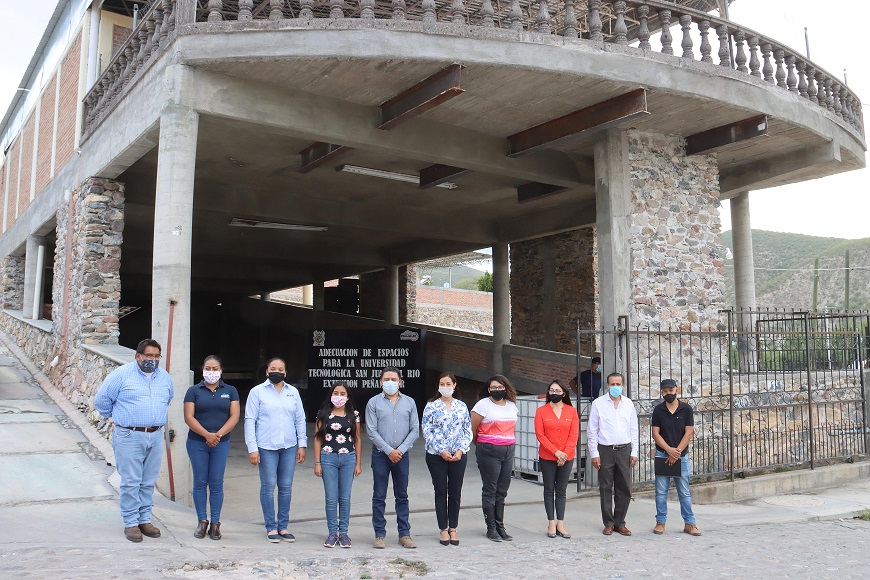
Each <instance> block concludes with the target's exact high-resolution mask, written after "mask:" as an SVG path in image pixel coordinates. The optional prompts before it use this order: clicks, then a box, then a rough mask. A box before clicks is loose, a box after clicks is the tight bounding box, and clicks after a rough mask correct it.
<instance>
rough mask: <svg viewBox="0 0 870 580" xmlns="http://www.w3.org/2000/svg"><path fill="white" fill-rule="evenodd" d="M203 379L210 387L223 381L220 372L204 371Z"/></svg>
mask: <svg viewBox="0 0 870 580" xmlns="http://www.w3.org/2000/svg"><path fill="white" fill-rule="evenodd" d="M202 378H203V379H205V382H206V383H207V384H209V385H214V384H217V383H218V382H219V381H220V380H221V372H220V371H202Z"/></svg>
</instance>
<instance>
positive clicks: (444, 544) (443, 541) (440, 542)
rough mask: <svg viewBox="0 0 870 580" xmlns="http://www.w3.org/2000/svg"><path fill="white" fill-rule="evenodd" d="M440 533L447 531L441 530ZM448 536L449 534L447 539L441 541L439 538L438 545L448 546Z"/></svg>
mask: <svg viewBox="0 0 870 580" xmlns="http://www.w3.org/2000/svg"><path fill="white" fill-rule="evenodd" d="M441 531H442V532H446V531H447V530H441ZM449 536H450V534H448V538H447V539H446V540H442V539H441V538H439V539H438V543H439V544H441V545H442V546H449V545H450V537H449Z"/></svg>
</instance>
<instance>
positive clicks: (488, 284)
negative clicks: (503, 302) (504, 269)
mask: <svg viewBox="0 0 870 580" xmlns="http://www.w3.org/2000/svg"><path fill="white" fill-rule="evenodd" d="M477 289H478V290H480V291H481V292H492V274H490V273H489V272H484V273H483V276H481V277H480V278H478V279H477Z"/></svg>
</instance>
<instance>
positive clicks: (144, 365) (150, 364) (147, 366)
mask: <svg viewBox="0 0 870 580" xmlns="http://www.w3.org/2000/svg"><path fill="white" fill-rule="evenodd" d="M158 364H160V361H158V360H151V359H147V358H143V359H142V360H141V361H140V362H139V368H140V369H142V372H143V373H153V372H154V371H156V370H157V365H158Z"/></svg>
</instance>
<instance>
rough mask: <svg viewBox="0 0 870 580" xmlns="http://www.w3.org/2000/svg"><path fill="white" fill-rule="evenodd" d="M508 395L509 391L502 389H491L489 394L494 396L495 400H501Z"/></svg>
mask: <svg viewBox="0 0 870 580" xmlns="http://www.w3.org/2000/svg"><path fill="white" fill-rule="evenodd" d="M505 395H507V391H505V390H504V389H501V390H500V391H490V392H489V396H490V397H492V400H493V401H501V400H502V399H504V398H505Z"/></svg>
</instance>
